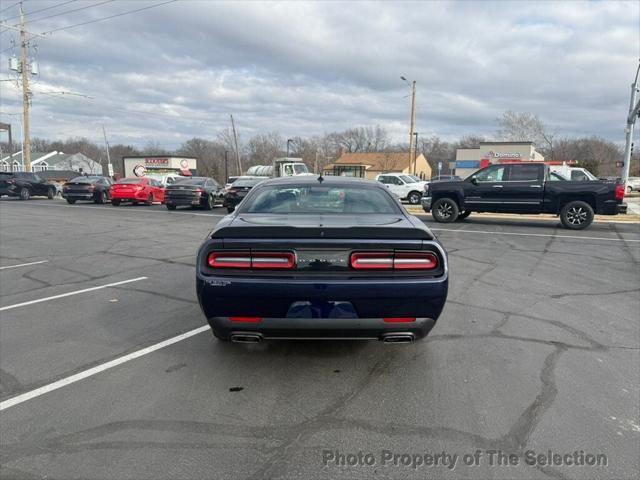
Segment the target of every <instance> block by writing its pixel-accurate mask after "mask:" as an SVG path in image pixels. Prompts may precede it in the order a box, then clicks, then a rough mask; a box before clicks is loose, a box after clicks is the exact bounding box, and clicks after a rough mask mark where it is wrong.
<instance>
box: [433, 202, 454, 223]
mask: <svg viewBox="0 0 640 480" xmlns="http://www.w3.org/2000/svg"><path fill="white" fill-rule="evenodd" d="M459 214H460V210H459V209H458V204H457V203H456V202H455V201H454V200H452V199H451V198H440V199H438V200H436V201H435V203H434V204H433V207H432V208H431V215H432V216H433V218H434V219H435V221H436V222H440V223H451V222H455V221H456V219H457V218H458V215H459Z"/></svg>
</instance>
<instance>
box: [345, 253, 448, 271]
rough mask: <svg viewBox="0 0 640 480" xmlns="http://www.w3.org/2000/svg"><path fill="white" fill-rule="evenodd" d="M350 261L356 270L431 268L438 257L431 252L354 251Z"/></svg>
mask: <svg viewBox="0 0 640 480" xmlns="http://www.w3.org/2000/svg"><path fill="white" fill-rule="evenodd" d="M350 263H351V268H355V269H356V270H433V269H434V268H437V266H438V257H436V255H435V254H434V253H431V252H415V253H413V252H395V253H394V252H387V253H385V252H354V253H352V254H351V262H350Z"/></svg>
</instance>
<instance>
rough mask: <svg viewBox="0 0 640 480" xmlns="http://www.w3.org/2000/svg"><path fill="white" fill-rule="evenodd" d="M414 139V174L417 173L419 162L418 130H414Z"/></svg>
mask: <svg viewBox="0 0 640 480" xmlns="http://www.w3.org/2000/svg"><path fill="white" fill-rule="evenodd" d="M413 136H414V137H415V140H414V148H413V174H414V175H415V174H416V169H417V164H418V132H413Z"/></svg>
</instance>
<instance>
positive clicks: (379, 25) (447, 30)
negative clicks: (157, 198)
mask: <svg viewBox="0 0 640 480" xmlns="http://www.w3.org/2000/svg"><path fill="white" fill-rule="evenodd" d="M15 1H17V0H1V1H0V21H3V25H9V26H11V25H14V24H15V23H16V22H17V18H15V16H16V15H17V14H18V7H17V6H12V5H13V4H14V3H15ZM165 1H166V0H157V1H152V0H111V1H105V0H71V1H69V0H25V1H24V9H25V12H26V13H27V16H26V22H27V24H26V28H27V29H28V30H29V31H30V32H32V33H43V32H49V31H52V30H57V31H54V32H52V33H49V34H45V35H44V37H41V38H33V39H32V41H31V44H32V46H33V47H36V46H37V49H35V48H34V49H32V55H33V56H34V57H35V58H37V60H38V63H39V67H40V74H39V76H38V77H37V78H34V80H35V81H34V82H33V86H32V90H33V108H32V117H31V118H32V120H31V123H32V130H31V131H32V135H35V136H41V137H47V138H50V139H55V138H67V137H69V136H86V137H88V138H90V139H93V140H96V141H97V140H100V139H101V136H102V130H101V128H102V125H103V124H104V125H105V127H106V129H107V132H108V134H109V137H110V138H109V140H110V143H112V144H114V143H120V142H122V143H132V144H137V145H139V146H143V145H144V144H146V143H147V142H149V141H156V142H159V143H160V144H161V145H163V146H164V147H166V148H174V147H176V146H177V145H179V144H180V143H181V142H183V141H184V140H186V139H188V138H191V137H193V136H201V137H205V138H214V137H215V134H216V132H218V131H219V130H220V129H223V128H227V127H228V125H229V114H230V113H232V114H233V115H234V118H235V120H236V123H237V127H238V129H239V130H240V132H241V133H242V135H243V136H244V137H245V138H247V137H248V136H250V135H252V134H253V133H256V132H267V131H274V130H275V131H279V132H280V133H282V135H284V136H285V137H289V136H294V135H300V136H308V135H314V134H322V133H325V132H331V131H336V130H342V129H346V128H349V127H354V126H368V125H376V124H379V125H382V126H384V127H386V128H387V129H388V131H389V132H390V133H391V135H392V139H393V140H396V141H403V140H406V139H407V138H405V137H408V133H407V132H408V122H409V113H410V100H411V99H410V98H409V97H408V96H407V95H408V94H409V93H410V89H409V87H408V86H407V85H406V84H405V83H403V82H402V80H400V76H401V75H402V76H405V77H406V78H407V79H409V80H415V81H416V82H417V91H418V95H417V128H416V129H417V131H418V132H420V135H439V136H441V137H443V138H445V139H455V138H457V137H459V136H460V135H463V134H471V133H475V134H485V135H489V136H490V135H492V134H493V133H494V132H495V130H496V118H497V117H499V116H500V115H501V113H502V112H503V111H505V110H507V109H511V110H516V111H526V112H533V113H535V114H537V115H539V116H540V117H541V118H542V119H543V120H544V121H545V122H546V123H548V124H549V125H550V126H551V127H552V128H553V129H555V130H556V131H558V133H559V134H561V135H593V134H595V135H601V136H604V137H606V138H609V139H611V140H614V141H616V142H621V141H622V140H623V126H624V119H625V115H626V112H627V110H628V107H629V94H630V87H629V85H630V84H631V82H632V81H633V76H634V74H635V70H636V67H637V62H638V58H639V57H640V2H638V1H637V0H636V1H628V2H614V1H593V2H585V3H580V2H576V1H567V2H552V1H543V2H533V3H525V2H506V1H499V2H494V3H492V2H480V1H477V2H476V1H465V2H435V1H432V2H363V1H358V2H336V1H323V2H308V3H305V2H274V3H267V2H256V1H254V2H240V1H233V2H223V1H213V0H212V1H206V0H200V1H197V0H178V1H175V2H173V3H168V4H165V5H161V6H157V7H156V8H151V9H148V10H144V11H140V12H137V13H131V14H128V15H123V16H119V17H115V18H113V19H110V20H105V21H102V22H97V23H90V24H87V25H84V26H76V27H73V28H67V29H63V28H64V27H67V26H72V25H76V24H79V23H83V22H89V21H91V20H95V19H99V18H103V17H107V16H111V15H116V14H119V13H123V12H128V11H131V10H135V9H140V8H143V7H146V6H149V5H153V4H159V3H164V2H165ZM63 4H64V5H63ZM43 9H46V10H43ZM37 10H43V11H40V12H37ZM58 29H60V30H58ZM0 32H1V33H0V51H2V53H1V54H0V57H1V58H0V62H1V63H0V79H2V80H10V79H12V78H13V79H14V81H2V82H0V95H1V105H0V112H1V113H0V121H3V122H8V123H14V124H16V130H17V131H18V132H19V130H20V127H19V124H18V122H19V120H20V117H19V116H16V115H11V114H16V113H18V112H20V110H21V106H20V103H19V102H20V98H21V97H20V90H19V88H18V87H17V86H16V82H15V76H14V75H13V73H12V72H10V71H9V70H8V68H7V62H8V58H9V56H11V55H12V54H14V53H15V54H18V53H19V52H18V48H17V47H16V48H12V41H14V40H16V39H17V34H16V31H15V30H12V29H10V28H6V27H3V26H0ZM60 92H67V93H64V94H63V93H60ZM87 97H91V98H87Z"/></svg>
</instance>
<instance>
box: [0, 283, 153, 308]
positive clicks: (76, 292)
mask: <svg viewBox="0 0 640 480" xmlns="http://www.w3.org/2000/svg"><path fill="white" fill-rule="evenodd" d="M147 278H148V277H138V278H132V279H130V280H123V281H121V282H114V283H107V284H106V285H99V286H97V287H91V288H83V289H82V290H76V291H74V292H67V293H62V294H60V295H53V296H52V297H45V298H39V299H38V300H30V301H28V302H22V303H16V304H14V305H7V306H6V307H1V308H0V312H3V311H5V310H11V309H13V308H19V307H26V306H27V305H33V304H34V303H41V302H48V301H49V300H55V299H57V298H63V297H70V296H71V295H78V294H80V293H86V292H93V291H95V290H101V289H103V288H109V287H116V286H118V285H124V284H125V283H131V282H139V281H140V280H146V279H147Z"/></svg>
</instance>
